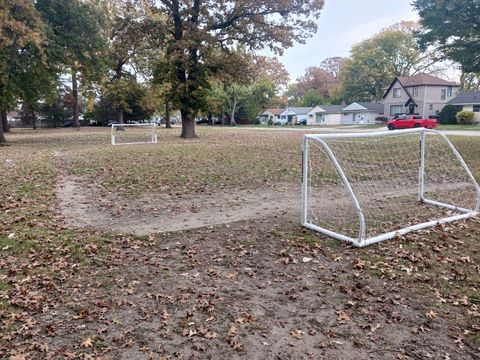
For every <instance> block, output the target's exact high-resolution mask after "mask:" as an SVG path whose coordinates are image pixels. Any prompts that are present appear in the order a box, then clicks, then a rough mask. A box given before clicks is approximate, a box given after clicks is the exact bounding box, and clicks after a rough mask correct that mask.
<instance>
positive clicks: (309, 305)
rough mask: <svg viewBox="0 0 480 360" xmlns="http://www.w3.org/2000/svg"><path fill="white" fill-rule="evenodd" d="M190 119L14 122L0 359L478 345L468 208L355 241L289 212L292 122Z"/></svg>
mask: <svg viewBox="0 0 480 360" xmlns="http://www.w3.org/2000/svg"><path fill="white" fill-rule="evenodd" d="M198 133H199V138H198V139H195V140H188V141H185V140H180V139H179V138H178V135H179V129H178V128H176V129H172V130H166V129H160V130H159V142H158V144H156V145H134V146H128V147H127V146H124V147H112V146H111V145H109V130H108V129H102V128H86V129H81V130H75V129H58V130H37V131H32V130H20V131H19V130H16V131H14V132H13V133H11V134H8V135H7V140H8V141H9V142H10V144H11V146H8V147H0V171H1V173H2V179H1V182H0V184H1V190H2V193H3V195H4V199H5V201H3V202H1V203H0V210H1V211H0V251H1V257H0V323H1V324H2V325H1V327H0V358H9V357H10V358H12V359H23V358H26V359H30V358H32V359H33V358H39V359H40V358H111V359H118V358H127V357H131V358H135V359H148V358H155V359H176V358H180V359H204V358H205V359H208V358H212V359H218V358H227V357H230V358H255V359H256V358H279V359H302V358H304V359H309V358H312V359H318V358H325V359H333V358H338V359H419V358H422V359H424V358H435V359H437V358H444V359H447V358H450V359H476V358H477V356H478V353H479V351H480V327H479V325H478V324H479V322H480V297H479V293H480V275H479V267H480V244H479V242H478V239H479V238H480V221H479V220H478V219H472V220H469V221H465V222H460V223H455V224H449V225H447V226H439V227H436V228H433V229H429V230H427V231H423V232H421V233H415V234H410V235H408V236H405V237H402V238H400V239H395V240H391V241H388V242H384V243H381V244H378V245H375V246H371V247H368V248H365V249H354V248H352V247H351V246H349V245H347V244H345V243H341V242H338V241H336V240H332V239H329V238H326V237H323V236H320V235H318V234H315V233H313V232H310V231H307V230H306V229H303V228H302V227H301V226H300V225H299V213H298V209H297V203H296V201H297V198H298V197H299V196H298V191H297V190H298V188H299V183H300V181H301V138H302V132H301V131H299V132H296V131H295V132H279V131H267V130H264V131H256V130H232V129H221V128H210V127H199V128H198ZM452 141H453V142H454V143H455V145H456V146H457V148H458V149H459V151H460V152H461V153H462V155H463V156H464V158H465V161H466V162H467V163H468V165H469V166H470V167H471V169H472V171H473V172H474V174H475V176H476V177H477V179H480V163H479V162H478V156H479V154H480V142H479V141H478V139H476V138H473V137H472V138H470V137H452ZM159 212H161V213H162V214H167V215H165V216H162V217H158V216H156V215H155V214H158V213H159ZM152 223H153V224H154V225H155V226H153V227H152V226H151V225H152ZM88 225H90V226H88ZM173 225H175V226H173ZM112 229H114V230H112ZM152 229H157V230H156V231H153V230H152ZM165 229H168V230H170V232H162V230H165ZM174 230H175V231H174Z"/></svg>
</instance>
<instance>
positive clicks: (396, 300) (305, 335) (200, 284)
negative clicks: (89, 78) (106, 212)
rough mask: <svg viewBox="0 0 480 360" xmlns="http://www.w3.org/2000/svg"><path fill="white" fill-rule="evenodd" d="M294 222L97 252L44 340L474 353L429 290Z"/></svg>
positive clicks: (328, 354)
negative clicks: (307, 237)
mask: <svg viewBox="0 0 480 360" xmlns="http://www.w3.org/2000/svg"><path fill="white" fill-rule="evenodd" d="M272 226H274V230H275V231H273V232H272V230H273V229H272ZM296 228H298V225H295V224H294V223H291V222H289V221H288V220H286V219H278V220H277V221H275V220H271V221H269V222H268V223H267V222H261V221H258V220H257V221H253V222H237V223H235V224H232V225H231V226H228V227H227V226H225V225H219V226H213V227H211V228H203V229H197V230H195V231H191V232H177V233H173V234H164V235H161V236H158V237H156V238H153V237H152V238H151V239H150V240H148V241H144V242H143V243H142V242H140V241H137V240H133V239H131V240H124V243H123V244H120V243H119V244H117V246H115V247H112V248H111V249H110V251H109V252H108V255H105V256H103V257H102V256H99V254H91V255H90V257H91V258H92V259H94V258H95V259H97V262H98V263H97V264H96V265H95V266H92V267H90V268H89V269H85V270H83V271H82V272H79V273H78V274H77V276H76V277H75V278H74V279H72V281H69V283H68V286H64V287H63V289H64V292H63V294H62V299H63V300H62V301H61V303H59V304H57V305H56V306H55V311H50V312H48V313H46V314H43V315H39V316H38V317H37V320H38V322H39V325H40V327H41V328H42V332H41V334H42V342H43V344H44V345H43V346H47V347H48V349H50V352H51V353H52V354H55V355H56V356H64V355H65V354H67V353H70V352H74V351H77V354H78V352H81V351H88V352H90V353H94V354H96V355H97V356H100V355H106V356H107V357H108V358H112V359H127V358H128V359H149V358H153V359H175V358H179V359H224V358H232V359H242V358H244V359H427V358H434V359H441V358H450V359H475V358H476V357H475V349H473V348H471V347H470V346H467V345H466V344H463V342H462V343H460V344H459V343H458V342H459V341H460V340H458V339H457V338H456V337H454V336H453V335H454V334H455V331H456V332H457V333H458V332H460V331H461V330H458V329H455V327H453V328H452V326H451V324H450V325H449V323H448V321H447V320H446V317H447V316H448V314H442V316H440V315H439V314H438V310H437V308H436V306H437V305H438V304H437V303H436V298H435V297H434V296H432V295H431V293H430V291H429V292H427V293H423V292H418V291H415V290H412V289H411V283H409V282H403V281H401V280H399V279H396V280H392V279H390V280H388V281H387V280H386V279H381V278H378V277H376V276H372V275H370V273H369V271H367V269H366V265H365V261H363V260H361V257H359V256H361V254H360V253H359V252H358V250H357V249H351V248H350V247H348V246H347V245H345V244H343V243H339V242H335V243H329V242H328V241H322V242H320V243H319V244H317V245H307V244H306V243H302V242H298V241H295V240H291V239H290V238H289V236H284V235H286V234H287V233H284V232H285V231H291V230H292V229H296ZM277 233H280V234H281V233H283V234H284V235H281V236H279V235H276V234H277ZM329 244H330V245H329ZM432 309H433V310H434V311H433V312H432ZM87 339H91V343H92V346H91V347H88V348H85V346H82V345H81V344H82V343H83V342H84V341H85V340H87Z"/></svg>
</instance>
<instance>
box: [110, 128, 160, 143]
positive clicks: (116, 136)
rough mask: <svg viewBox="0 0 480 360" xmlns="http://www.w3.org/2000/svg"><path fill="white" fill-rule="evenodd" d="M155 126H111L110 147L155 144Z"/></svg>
mask: <svg viewBox="0 0 480 360" xmlns="http://www.w3.org/2000/svg"><path fill="white" fill-rule="evenodd" d="M156 143H157V125H156V124H155V123H147V124H112V145H133V144H156Z"/></svg>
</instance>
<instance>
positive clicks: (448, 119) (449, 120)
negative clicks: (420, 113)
mask: <svg viewBox="0 0 480 360" xmlns="http://www.w3.org/2000/svg"><path fill="white" fill-rule="evenodd" d="M455 115H457V108H456V106H454V105H445V106H444V107H443V109H442V111H440V121H439V122H440V124H456V123H457V118H456V117H455Z"/></svg>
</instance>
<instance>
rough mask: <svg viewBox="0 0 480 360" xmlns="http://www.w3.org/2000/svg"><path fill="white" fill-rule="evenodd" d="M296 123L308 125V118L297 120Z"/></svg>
mask: <svg viewBox="0 0 480 360" xmlns="http://www.w3.org/2000/svg"><path fill="white" fill-rule="evenodd" d="M295 125H307V119H303V120H300V121H297V122H296V123H295Z"/></svg>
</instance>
